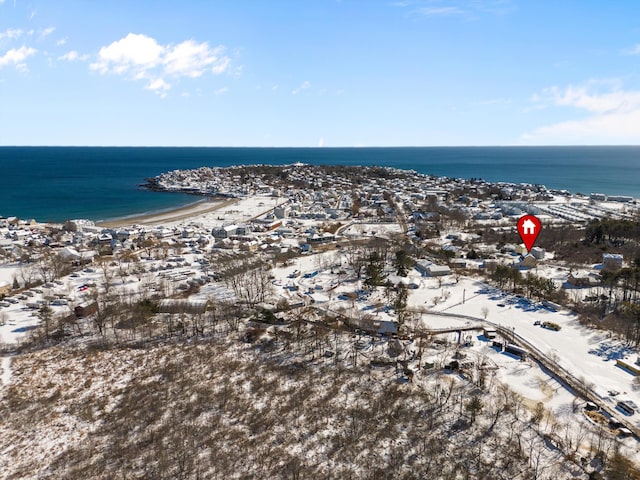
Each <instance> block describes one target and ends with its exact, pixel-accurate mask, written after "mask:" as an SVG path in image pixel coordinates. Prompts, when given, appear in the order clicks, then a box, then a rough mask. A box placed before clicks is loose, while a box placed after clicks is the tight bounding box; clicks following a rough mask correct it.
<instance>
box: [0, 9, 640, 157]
mask: <svg viewBox="0 0 640 480" xmlns="http://www.w3.org/2000/svg"><path fill="white" fill-rule="evenodd" d="M639 67H640V2H637V1H635V0H627V1H622V0H620V1H616V2H603V1H600V0H597V1H595V0H580V1H578V0H576V1H571V0H563V1H561V2H558V1H557V0H553V1H551V0H549V1H548V0H526V1H524V0H404V1H403V0H395V1H394V0H389V1H375V0H370V1H365V0H341V1H335V0H304V1H301V0H295V1H294V0H292V1H284V0H281V1H279V0H269V1H267V0H253V1H245V0H233V1H231V0H229V1H213V0H212V1H204V0H203V1H184V2H175V1H174V2H170V1H153V2H152V1H143V0H135V1H134V0H130V1H118V0H110V1H108V2H87V1H65V0H60V1H55V2H54V1H38V0H30V1H22V0H0V144H2V145H177V146H182V145H194V146H195V145H198V146H201V145H202V146H310V147H315V146H405V145H407V146H408V145H411V146H414V145H416V146H432V145H452V146H458V145H565V144H568V145H576V144H585V145H588V144H640V68H639Z"/></svg>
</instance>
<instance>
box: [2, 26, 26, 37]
mask: <svg viewBox="0 0 640 480" xmlns="http://www.w3.org/2000/svg"><path fill="white" fill-rule="evenodd" d="M23 33H24V32H23V31H22V30H20V29H19V28H8V29H6V30H5V31H4V32H0V40H2V39H3V38H8V39H10V40H14V39H16V38H18V37H20V36H21V35H22V34H23Z"/></svg>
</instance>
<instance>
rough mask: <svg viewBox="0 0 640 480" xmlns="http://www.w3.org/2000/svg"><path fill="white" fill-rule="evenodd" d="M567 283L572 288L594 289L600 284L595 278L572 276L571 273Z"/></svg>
mask: <svg viewBox="0 0 640 480" xmlns="http://www.w3.org/2000/svg"><path fill="white" fill-rule="evenodd" d="M567 283H568V284H569V285H572V286H574V287H595V286H597V285H599V284H600V282H599V281H598V279H597V278H595V277H592V276H590V275H578V274H576V275H574V274H573V273H570V274H569V277H568V278H567Z"/></svg>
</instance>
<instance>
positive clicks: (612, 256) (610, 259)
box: [602, 253, 623, 270]
mask: <svg viewBox="0 0 640 480" xmlns="http://www.w3.org/2000/svg"><path fill="white" fill-rule="evenodd" d="M622 260H623V257H622V255H621V254H619V253H603V254H602V267H603V268H604V269H605V270H620V269H621V268H622Z"/></svg>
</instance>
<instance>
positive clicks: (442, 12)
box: [417, 7, 465, 17]
mask: <svg viewBox="0 0 640 480" xmlns="http://www.w3.org/2000/svg"><path fill="white" fill-rule="evenodd" d="M417 12H418V13H419V14H420V15H424V16H425V17H448V16H451V15H462V14H464V13H465V11H464V10H462V9H461V8H459V7H423V8H418V9H417Z"/></svg>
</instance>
